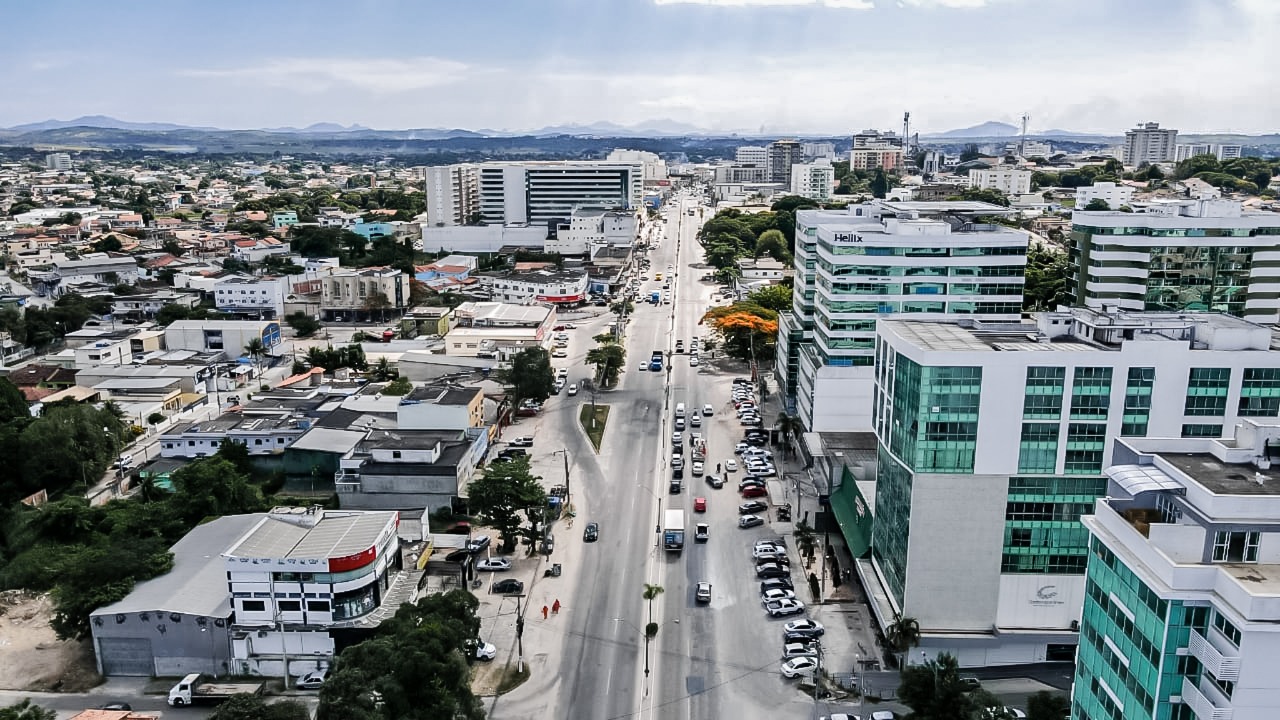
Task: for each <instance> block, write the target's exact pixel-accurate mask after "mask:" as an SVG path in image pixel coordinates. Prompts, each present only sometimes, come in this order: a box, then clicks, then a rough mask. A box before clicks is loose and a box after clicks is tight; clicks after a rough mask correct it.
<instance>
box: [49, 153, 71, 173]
mask: <svg viewBox="0 0 1280 720" xmlns="http://www.w3.org/2000/svg"><path fill="white" fill-rule="evenodd" d="M44 166H45V168H47V169H49V170H57V171H58V172H62V171H63V170H70V169H71V156H70V155H68V154H67V153H49V154H48V155H45V156H44Z"/></svg>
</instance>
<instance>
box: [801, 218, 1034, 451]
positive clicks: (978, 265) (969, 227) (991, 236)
mask: <svg viewBox="0 0 1280 720" xmlns="http://www.w3.org/2000/svg"><path fill="white" fill-rule="evenodd" d="M1008 212H1009V209H1008V208H1003V207H1000V206H998V205H992V204H990V203H982V202H971V201H955V202H889V201H883V200H881V201H874V202H871V203H867V204H863V205H851V206H850V207H849V208H848V209H847V210H842V211H827V210H800V211H798V212H797V213H796V249H795V263H796V276H795V290H794V293H793V301H792V303H793V305H792V312H791V313H785V314H783V316H782V317H781V318H780V321H779V329H778V347H777V355H776V363H777V364H776V370H777V376H778V378H779V381H780V384H781V385H782V389H783V392H784V396H785V397H786V400H787V405H788V407H789V408H790V409H792V410H793V411H794V412H796V413H797V414H798V415H799V417H800V419H801V421H802V422H803V423H804V425H805V427H807V428H808V429H809V430H810V431H813V432H819V431H828V430H829V431H841V432H847V431H858V430H862V431H866V430H870V429H871V406H870V400H871V385H872V376H871V364H872V362H873V361H874V347H875V329H876V321H877V319H879V318H883V317H886V316H889V315H894V314H898V313H902V314H908V315H911V316H912V317H916V318H920V319H933V318H937V319H945V318H951V317H957V316H963V317H978V318H983V319H988V320H1010V321H1014V320H1017V319H1018V317H1019V316H1020V313H1021V312H1022V285H1023V272H1024V268H1025V266H1026V259H1027V258H1026V249H1027V237H1028V236H1027V233H1025V232H1023V231H1020V230H1014V229H1010V228H1007V227H1004V226H1001V225H986V224H980V223H975V222H973V218H974V217H975V216H982V215H1001V214H1006V213H1008Z"/></svg>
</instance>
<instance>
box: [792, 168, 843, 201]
mask: <svg viewBox="0 0 1280 720" xmlns="http://www.w3.org/2000/svg"><path fill="white" fill-rule="evenodd" d="M835 185H836V171H835V168H834V167H832V166H831V161H830V160H816V161H814V162H811V163H803V164H800V165H793V166H791V194H792V195H799V196H800V197H806V198H809V199H810V200H823V201H825V200H830V199H831V193H832V192H834V191H835Z"/></svg>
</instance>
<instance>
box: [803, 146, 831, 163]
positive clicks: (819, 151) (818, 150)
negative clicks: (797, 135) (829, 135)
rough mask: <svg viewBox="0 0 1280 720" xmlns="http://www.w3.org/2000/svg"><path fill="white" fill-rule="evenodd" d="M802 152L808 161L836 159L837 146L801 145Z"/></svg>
mask: <svg viewBox="0 0 1280 720" xmlns="http://www.w3.org/2000/svg"><path fill="white" fill-rule="evenodd" d="M800 151H801V152H802V153H803V154H804V159H805V160H806V161H813V160H835V159H836V146H835V145H834V144H833V143H827V142H824V143H801V144H800Z"/></svg>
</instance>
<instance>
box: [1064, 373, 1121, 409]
mask: <svg viewBox="0 0 1280 720" xmlns="http://www.w3.org/2000/svg"><path fill="white" fill-rule="evenodd" d="M1110 405H1111V368H1109V367H1078V368H1076V370H1075V376H1074V378H1073V380H1072V383H1071V419H1072V420H1095V419H1096V420H1103V419H1106V417H1107V411H1108V409H1109V407H1110Z"/></svg>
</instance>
